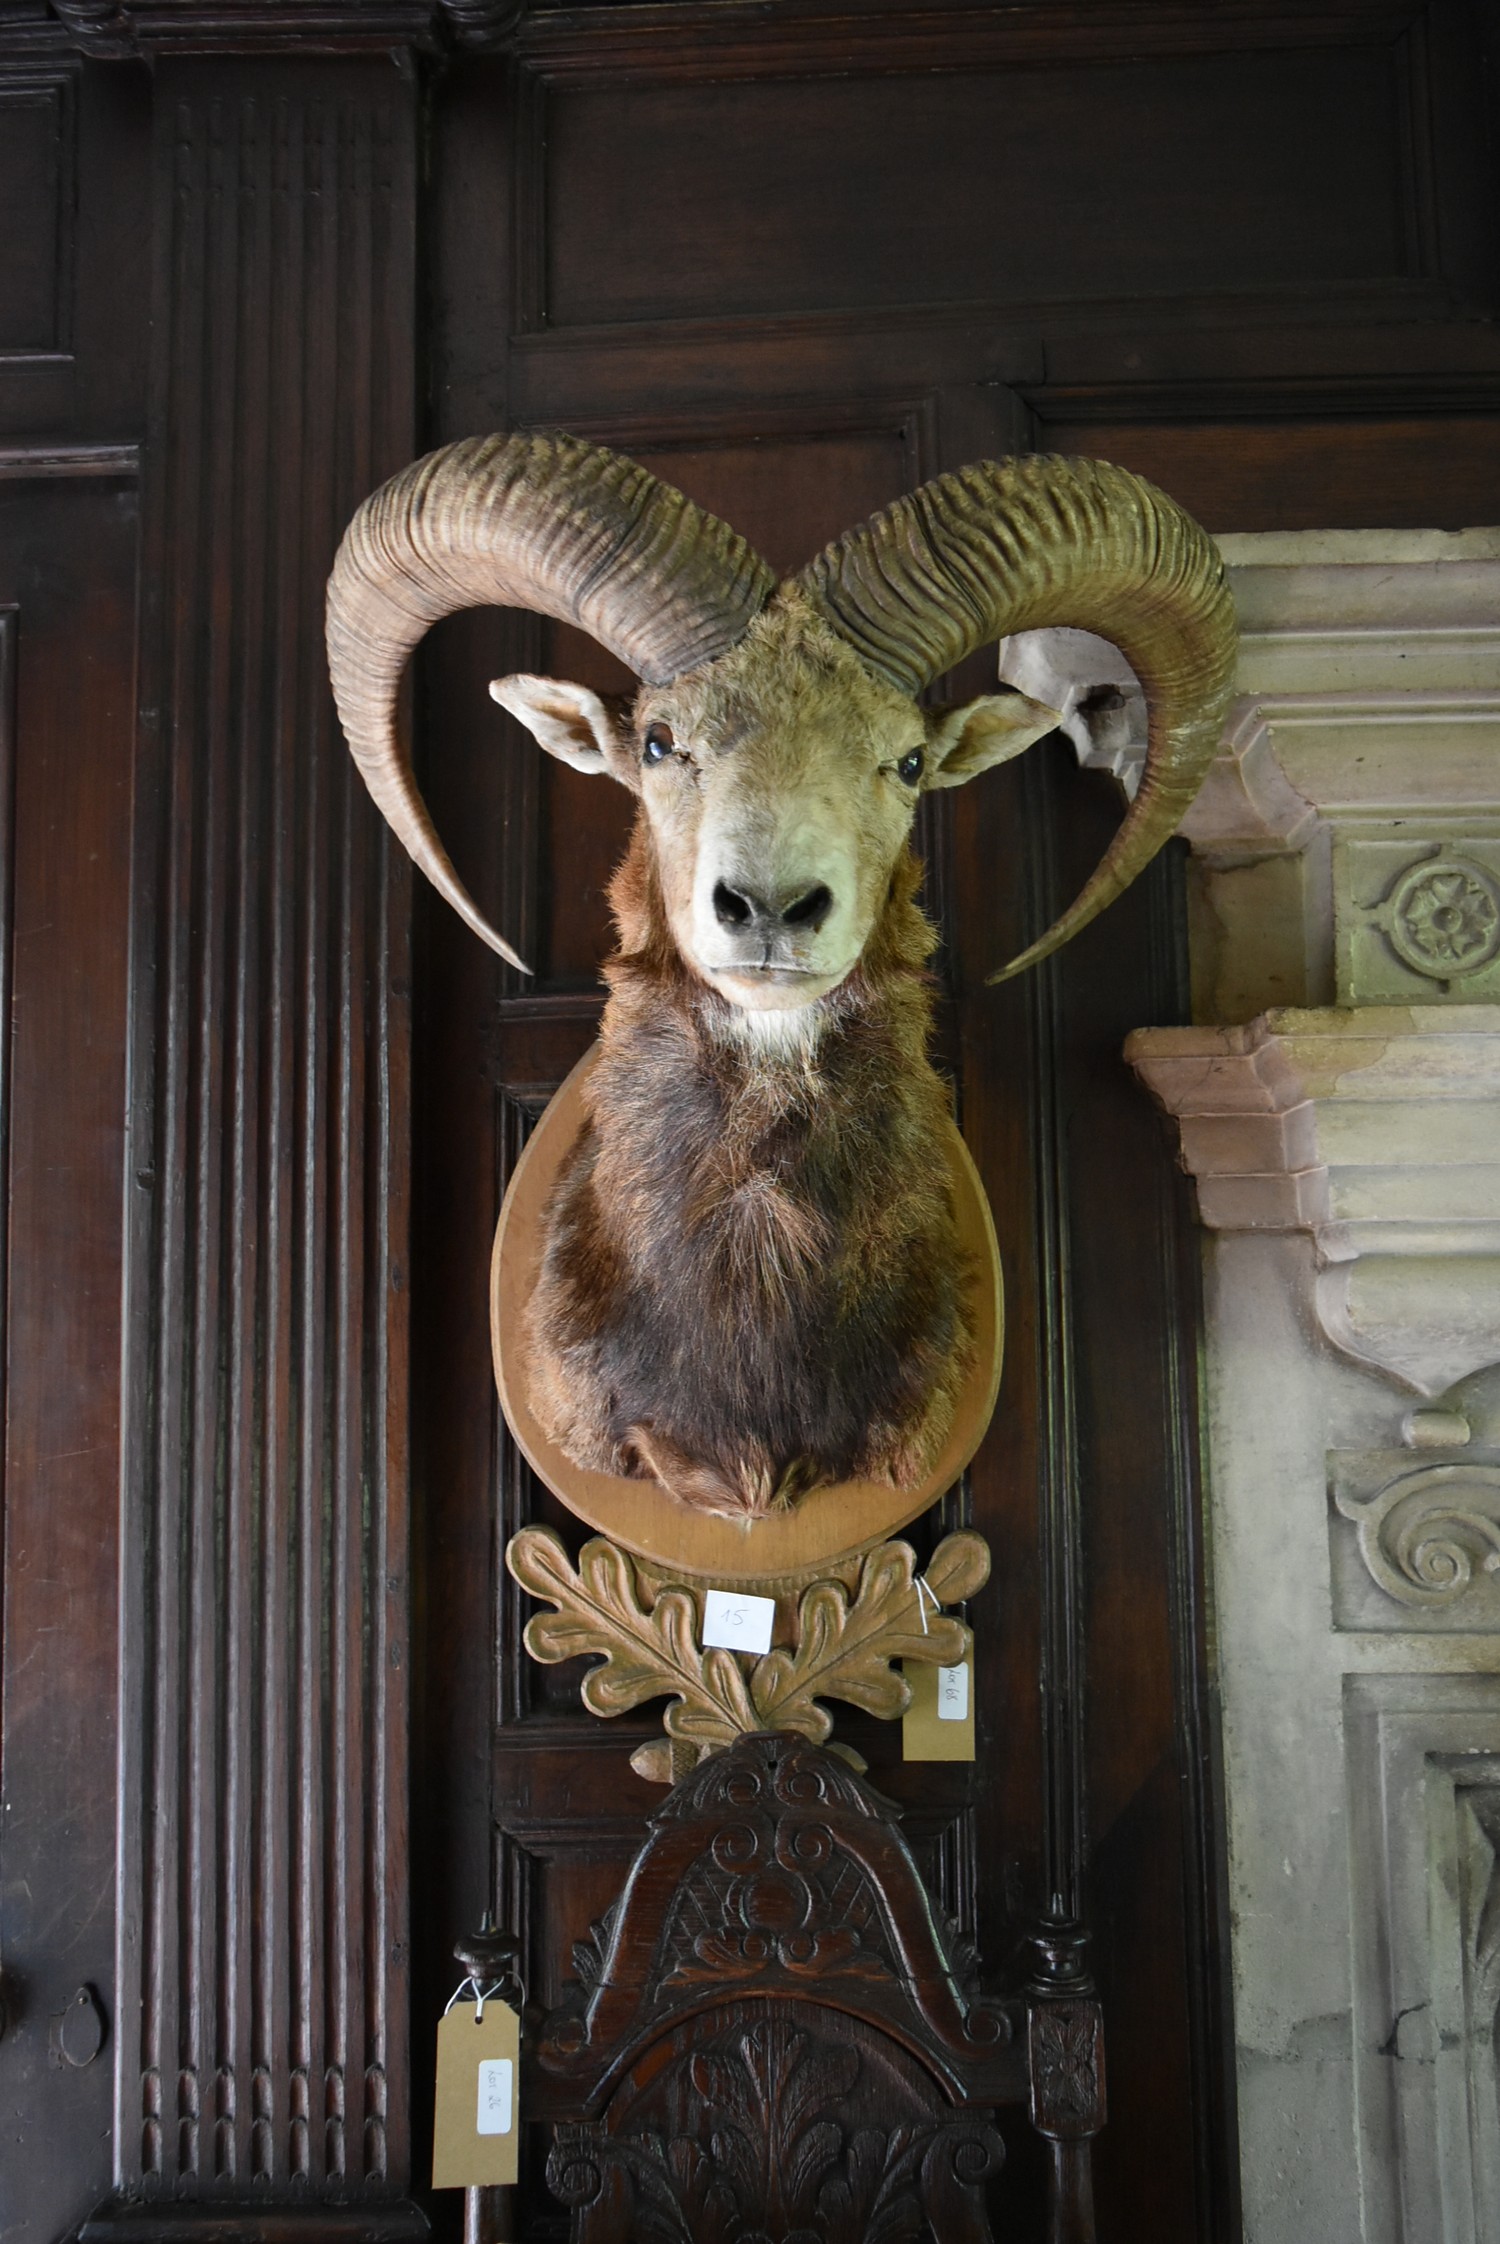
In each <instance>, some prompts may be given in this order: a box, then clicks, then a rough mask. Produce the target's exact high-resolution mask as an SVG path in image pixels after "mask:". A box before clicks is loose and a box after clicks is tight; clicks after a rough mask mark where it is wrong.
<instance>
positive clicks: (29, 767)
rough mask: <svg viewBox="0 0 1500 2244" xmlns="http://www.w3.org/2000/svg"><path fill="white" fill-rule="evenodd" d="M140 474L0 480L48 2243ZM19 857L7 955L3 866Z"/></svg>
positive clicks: (17, 1601)
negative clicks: (112, 479)
mask: <svg viewBox="0 0 1500 2244" xmlns="http://www.w3.org/2000/svg"><path fill="white" fill-rule="evenodd" d="M135 553H136V524H135V493H134V490H133V489H131V488H129V487H121V488H111V486H110V485H109V484H108V483H103V482H100V483H93V482H88V481H85V480H84V479H82V478H76V479H75V478H72V477H69V478H67V479H66V480H53V479H49V478H46V477H43V476H38V477H36V478H35V479H33V478H30V477H25V478H23V477H21V476H19V475H16V474H14V471H13V476H12V477H11V478H7V479H6V480H5V481H4V482H3V483H0V742H3V745H0V886H3V888H4V891H5V894H4V899H3V916H0V969H3V971H4V974H5V979H6V981H7V983H8V988H7V1002H6V1006H5V1013H4V1020H5V1042H6V1047H7V1049H6V1052H5V1056H4V1057H5V1075H6V1078H7V1080H6V1083H5V1098H6V1104H5V1107H4V1109H3V1111H0V1122H3V1123H4V1124H5V1125H6V1126H7V1127H8V1141H9V1142H8V1147H7V1148H6V1159H5V1161H4V1163H3V1166H0V1184H3V1187H4V1195H5V1203H6V1204H5V1209H4V1224H5V1229H6V1232H7V1239H6V1244H7V1248H8V1253H7V1257H6V1279H7V1284H6V1288H5V1293H6V1296H7V1298H6V1299H5V1300H4V1308H5V1312H6V1325H7V1329H6V1332H5V1336H4V1337H5V1360H4V1384H5V1406H6V1407H5V1445H4V1477H3V1487H4V1518H3V1522H0V1525H3V1530H4V1547H3V1569H0V1570H3V1575H4V1593H5V1597H4V1642H3V1687H0V1770H3V1778H4V1785H3V1794H0V1797H3V1801H4V1807H3V1813H0V1965H3V1969H4V1976H5V1989H4V1992H5V2003H6V2010H7V2013H8V2016H7V2020H6V2026H5V2032H4V2036H3V2038H0V2114H3V2121H0V2236H4V2237H6V2238H7V2239H9V2238H12V2237H14V2238H18V2239H19V2238H32V2237H35V2238H38V2239H43V2238H46V2239H50V2238H52V2237H55V2236H59V2235H61V2234H62V2233H63V2232H64V2230H65V2229H66V2228H67V2227H68V2226H69V2224H70V2223H71V2222H72V2221H74V2220H75V2219H77V2218H78V2217H79V2216H80V2215H81V2214H83V2213H85V2212H87V2210H88V2208H89V2206H90V2204H91V2203H92V2202H93V2200H94V2199H95V2198H97V2197H98V2196H99V2195H100V2194H101V2192H102V2191H103V2190H104V2189H105V2188H106V2187H107V2185H108V2181H109V2174H110V2136H109V2128H110V2109H111V2079H110V2073H111V2064H110V2059H109V2057H108V2055H105V2056H103V2057H102V2058H100V2059H99V2060H96V2061H95V2062H94V2063H93V2064H92V2065H89V2066H87V2067H86V2068H84V2069H82V2070H75V2069H74V2068H73V2067H72V2066H67V2065H64V2064H62V2062H61V2061H60V2060H59V2059H57V2058H55V2057H53V2056H52V2054H51V2052H50V2048H49V2040H50V2035H51V2032H52V2021H53V2020H54V2019H55V2018H57V2017H59V2016H60V2015H61V2014H62V2013H63V2011H64V2010H65V2009H66V2007H67V2006H68V2004H69V2003H70V2002H71V2001H73V1999H74V1997H75V1995H76V1993H77V1990H78V1988H79V1987H80V1986H89V1987H92V1988H93V1989H95V1990H96V1992H97V1994H98V1997H99V1999H100V2002H101V2003H102V2005H103V2008H104V2013H105V2016H106V2017H107V2018H108V2019H110V2020H111V2021H112V2022H113V2021H114V2019H115V2017H116V2008H115V1987H114V1952H115V1910H114V1855H115V1844H114V1842H115V1750H116V1737H115V1650H116V1601H117V1589H116V1551H117V1539H118V1532H119V1529H118V1520H119V1500H120V1396H119V1379H120V1374H119V1366H120V1338H121V1334H120V1268H121V1250H122V1229H123V1221H122V1216H123V1211H122V1206H121V1198H122V1192H123V1191H124V1189H126V1188H125V1186H124V1182H123V1174H124V1162H125V1135H124V1109H125V1005H126V988H125V962H126V954H127V948H128V933H129V927H128V895H129V871H130V867H129V839H130V789H131V761H132V738H133V730H134V715H135V711H134V695H133V691H132V687H133V669H132V658H133V640H134V626H135ZM12 849H13V851H14V871H13V881H14V887H13V894H14V960H13V964H12V962H11V961H10V959H9V956H8V953H9V950H10V944H11V937H12V916H11V910H10V905H11V881H12V863H11V859H12Z"/></svg>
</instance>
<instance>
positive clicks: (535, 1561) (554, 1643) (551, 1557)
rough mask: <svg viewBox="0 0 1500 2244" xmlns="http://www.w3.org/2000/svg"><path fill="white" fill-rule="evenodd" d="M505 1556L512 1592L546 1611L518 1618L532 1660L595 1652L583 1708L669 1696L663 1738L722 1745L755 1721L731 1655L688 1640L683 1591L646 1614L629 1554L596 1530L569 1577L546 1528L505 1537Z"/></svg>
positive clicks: (689, 1611) (558, 1544)
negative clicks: (515, 1586) (515, 1588)
mask: <svg viewBox="0 0 1500 2244" xmlns="http://www.w3.org/2000/svg"><path fill="white" fill-rule="evenodd" d="M505 1562H506V1565H507V1566H508V1567H509V1568H510V1571H511V1573H512V1574H513V1575H514V1576H515V1578H516V1580H517V1581H518V1582H519V1583H520V1585H521V1587H522V1589H524V1590H529V1591H530V1593H531V1595H532V1596H533V1597H539V1598H541V1599H543V1600H544V1601H545V1602H546V1603H547V1604H549V1605H553V1606H555V1607H556V1611H555V1612H553V1613H535V1614H533V1615H532V1618H531V1619H530V1620H529V1621H528V1622H527V1624H526V1631H525V1642H526V1649H527V1651H528V1652H530V1654H531V1656H532V1658H533V1659H536V1660H543V1661H556V1660H570V1659H575V1658H577V1657H579V1656H580V1655H581V1654H585V1653H602V1654H603V1659H602V1662H601V1664H600V1665H599V1666H598V1667H595V1668H591V1669H590V1671H589V1673H588V1674H587V1675H586V1676H585V1677H584V1680H583V1685H582V1698H583V1702H584V1704H585V1706H587V1707H588V1708H589V1709H590V1711H591V1712H592V1713H594V1714H602V1715H611V1714H624V1713H626V1712H627V1711H628V1710H629V1709H630V1708H631V1707H634V1706H640V1705H642V1704H643V1703H644V1701H645V1700H647V1699H655V1698H662V1697H669V1698H672V1699H673V1700H675V1701H676V1703H675V1704H674V1705H673V1706H671V1707H669V1708H668V1710H667V1715H666V1727H667V1730H668V1732H669V1734H670V1735H671V1736H673V1737H676V1738H682V1739H684V1740H688V1741H690V1742H692V1743H694V1744H696V1745H698V1746H704V1745H728V1744H729V1743H730V1742H731V1741H732V1740H733V1739H734V1738H736V1737H739V1736H741V1735H742V1734H743V1733H744V1732H745V1731H746V1730H759V1729H763V1728H764V1727H765V1725H764V1724H763V1723H762V1722H761V1721H760V1720H759V1718H758V1717H757V1714H756V1711H755V1708H754V1706H753V1705H752V1704H751V1700H750V1695H749V1692H748V1691H747V1690H746V1687H745V1678H744V1676H743V1674H742V1673H741V1671H740V1668H739V1665H738V1663H737V1662H736V1660H735V1658H734V1655H733V1653H731V1652H724V1651H712V1652H705V1651H703V1650H701V1649H700V1647H699V1645H698V1644H697V1642H696V1636H697V1609H696V1607H695V1605H694V1603H693V1599H692V1596H691V1594H690V1592H688V1591H687V1590H684V1589H666V1590H663V1591H662V1592H661V1593H660V1595H659V1596H658V1597H657V1600H656V1603H655V1604H654V1605H653V1606H652V1607H651V1609H650V1610H649V1612H648V1611H647V1610H646V1608H645V1607H644V1606H643V1605H642V1603H641V1599H640V1592H639V1589H638V1587H637V1584H636V1579H635V1569H634V1567H633V1566H632V1565H631V1563H630V1560H629V1559H628V1558H627V1556H626V1555H625V1553H624V1552H623V1551H621V1550H617V1549H616V1548H615V1546H614V1544H613V1543H609V1542H606V1541H605V1540H604V1538H603V1537H602V1536H594V1537H593V1538H592V1539H591V1540H590V1541H589V1542H587V1543H585V1544H584V1546H583V1549H582V1550H581V1551H580V1552H579V1555H578V1570H577V1572H576V1573H575V1572H574V1570H573V1567H572V1565H571V1563H570V1561H569V1558H568V1554H567V1551H566V1549H565V1548H564V1546H563V1543H562V1540H561V1538H560V1537H559V1536H557V1535H555V1534H554V1533H553V1532H552V1530H551V1529H550V1528H548V1527H524V1528H522V1529H521V1531H520V1533H519V1534H516V1535H513V1536H512V1537H511V1539H510V1541H509V1543H508V1544H507V1545H506V1551H505Z"/></svg>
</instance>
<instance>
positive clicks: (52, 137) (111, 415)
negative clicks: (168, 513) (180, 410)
mask: <svg viewBox="0 0 1500 2244" xmlns="http://www.w3.org/2000/svg"><path fill="white" fill-rule="evenodd" d="M149 145H150V110H149V96H148V88H147V81H146V74H145V72H144V71H135V70H131V69H115V70H99V69H95V68H93V67H92V66H90V65H86V64H85V65H79V64H77V63H74V62H70V61H69V60H68V59H67V58H66V57H63V58H62V59H61V61H60V62H54V63H50V64H45V65H44V64H42V63H40V62H38V61H36V60H35V59H28V58H26V57H25V56H24V55H20V56H18V55H16V54H14V53H13V52H12V51H11V43H10V42H9V41H8V40H7V38H6V36H5V25H4V23H3V21H0V212H3V213H4V218H3V222H0V442H3V441H4V440H5V439H6V438H14V437H18V436H32V435H36V434H38V433H43V432H45V433H46V434H48V435H53V436H58V437H70V438H71V439H73V440H74V441H80V440H81V441H85V442H90V443H94V442H97V441H98V440H99V439H100V438H101V437H107V436H120V437H136V436H138V435H139V434H140V431H141V428H142V425H143V419H144V413H145V397H146V382H145V362H146V334H147V309H148V297H149V291H148V288H147V285H146V279H147V273H148V271H149V265H150V224H149V216H148V211H147V197H146V178H147V171H148V150H149Z"/></svg>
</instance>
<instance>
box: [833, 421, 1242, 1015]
mask: <svg viewBox="0 0 1500 2244" xmlns="http://www.w3.org/2000/svg"><path fill="white" fill-rule="evenodd" d="M797 582H798V583H799V584H800V586H801V587H802V589H803V591H804V592H805V593H806V594H807V595H808V597H809V598H810V599H811V600H812V602H813V605H814V606H815V607H816V608H817V609H818V610H819V612H820V613H821V615H822V616H823V618H824V620H825V622H827V623H828V624H830V625H831V626H832V628H833V629H834V630H835V631H837V632H838V633H839V634H840V636H841V637H842V638H844V639H846V640H847V641H848V642H849V644H850V645H851V646H852V647H853V648H854V650H855V652H856V654H858V655H859V656H860V657H861V659H862V660H863V661H864V662H865V663H866V664H867V665H868V666H869V668H870V669H872V670H874V671H876V672H878V673H879V675H880V676H881V677H883V678H886V679H888V680H889V681H890V683H891V684H892V685H895V686H899V687H900V688H901V689H902V690H903V691H904V692H906V693H918V692H920V691H921V689H922V687H923V686H925V685H928V684H930V682H931V681H932V680H933V679H934V678H937V677H941V675H942V674H943V672H944V671H946V670H951V669H952V668H953V666H954V665H955V663H958V662H962V661H963V659H964V657H965V656H966V655H970V654H972V653H973V652H974V651H975V649H976V648H979V647H983V646H988V645H991V644H992V643H993V642H994V641H995V640H997V639H1000V638H1003V637H1005V636H1006V635H1007V634H1008V633H1010V632H1014V631H1035V630H1039V629H1041V628H1043V627H1044V626H1048V625H1055V624H1070V625H1072V626H1074V627H1075V628H1076V629H1079V630H1083V631H1093V632H1097V633H1098V635H1099V636H1100V637H1101V638H1103V639H1108V640H1111V641H1112V642H1113V644H1114V645H1115V646H1117V647H1118V648H1119V649H1120V651H1121V653H1122V654H1123V655H1124V656H1125V658H1126V660H1127V661H1128V662H1129V663H1130V665H1131V668H1132V669H1133V670H1134V671H1135V674H1136V676H1137V677H1138V678H1139V679H1140V681H1141V685H1142V687H1143V688H1144V690H1145V695H1146V703H1147V707H1148V709H1149V711H1150V736H1149V742H1148V746H1147V750H1146V768H1145V772H1144V774H1143V776H1142V779H1141V784H1140V789H1139V792H1138V793H1137V795H1136V798H1135V801H1134V802H1133V803H1132V804H1131V806H1130V809H1129V812H1128V813H1127V815H1126V817H1125V819H1124V820H1123V822H1122V824H1121V826H1120V828H1119V831H1118V832H1117V833H1116V835H1115V838H1114V840H1113V841H1112V842H1111V843H1110V846H1109V848H1108V849H1107V850H1106V852H1105V854H1104V857H1103V859H1102V861H1101V862H1100V864H1099V866H1098V867H1097V869H1096V870H1095V872H1094V874H1093V877H1092V878H1091V879H1090V880H1089V882H1088V884H1087V885H1086V887H1085V888H1084V890H1083V893H1082V894H1081V895H1080V896H1079V897H1078V898H1077V900H1076V901H1075V902H1074V903H1073V904H1072V905H1071V906H1070V907H1069V909H1068V910H1067V911H1066V912H1064V913H1063V915H1062V917H1061V919H1059V920H1057V921H1056V922H1055V923H1054V924H1053V926H1051V927H1050V928H1049V929H1048V930H1047V932H1046V934H1045V935H1043V936H1042V937H1041V938H1040V940H1039V941H1037V942H1035V943H1033V944H1032V945H1031V946H1030V948H1029V949H1028V950H1026V951H1023V952H1022V954H1021V956H1020V957H1019V958H1016V959H1013V960H1012V961H1011V963H1010V965H1009V966H1007V967H1003V968H1002V969H1001V971H1000V972H999V973H998V974H994V975H992V976H991V977H990V979H991V980H992V981H1004V980H1005V979H1006V978H1007V977H1008V976H1009V975H1011V974H1018V973H1019V972H1020V971H1021V969H1022V968H1023V967H1026V966H1031V965H1034V964H1035V963H1036V961H1037V960H1038V959H1042V958H1046V957H1048V956H1049V955H1050V954H1051V953H1052V952H1053V951H1055V950H1057V949H1058V948H1060V946H1061V945H1062V944H1064V943H1066V942H1067V941H1068V939H1069V937H1070V936H1072V935H1075V934H1076V933H1077V932H1078V930H1079V928H1081V927H1083V926H1085V925H1086V924H1087V922H1088V921H1089V920H1091V919H1093V918H1094V916H1095V914H1096V913H1098V912H1101V911H1102V910H1103V909H1104V906H1105V905H1106V904H1108V903H1110V902H1112V901H1113V899H1114V898H1115V897H1116V896H1118V895H1119V894H1120V892H1121V890H1122V889H1124V888H1126V887H1128V886H1129V884H1130V882H1131V881H1133V880H1134V879H1135V877H1136V875H1137V873H1139V872H1140V871H1141V870H1142V868H1143V867H1144V866H1145V865H1146V864H1147V863H1148V862H1149V861H1150V859H1151V858H1152V857H1154V856H1155V854H1156V852H1157V850H1158V849H1160V847H1161V845H1162V843H1163V842H1164V841H1166V840H1167V838H1168V836H1169V835H1170V834H1171V833H1172V832H1173V831H1174V830H1175V828H1176V827H1177V825H1178V823H1179V821H1180V820H1181V818H1182V816H1183V814H1184V812H1185V811H1186V810H1187V807H1188V805H1189V803H1190V802H1191V801H1192V799H1193V796H1194V795H1195V794H1196V792H1197V790H1198V785H1199V782H1200V781H1201V779H1202V777H1203V774H1204V772H1205V771H1206V770H1207V768H1208V765H1209V763H1210V762H1211V761H1212V759H1213V755H1214V751H1215V749H1216V748H1217V746H1218V741H1219V730H1220V724H1221V720H1222V718H1223V714H1224V709H1225V705H1226V703H1227V701H1228V698H1229V688H1230V682H1231V678H1232V675H1233V670H1234V658H1235V645H1236V634H1235V623H1234V607H1233V603H1232V601H1231V599H1230V595H1229V587H1228V585H1227V583H1226V582H1225V577H1224V568H1223V563H1222V562H1221V561H1220V559H1219V554H1218V550H1217V548H1216V547H1215V546H1214V544H1213V542H1212V540H1211V539H1210V538H1209V537H1208V536H1207V534H1206V532H1204V531H1203V530H1200V529H1199V527H1198V525H1197V523H1196V522H1194V521H1193V520H1192V519H1191V517H1190V516H1188V515H1186V514H1184V513H1183V511H1182V509H1181V508H1180V507H1179V506H1177V505H1175V504H1174V503H1173V501H1172V500H1171V499H1169V498H1167V497H1166V496H1165V494H1164V493H1163V492H1161V491H1158V490H1156V489H1155V488H1154V487H1153V485H1151V484H1149V483H1146V482H1143V481H1142V479H1141V478H1140V477H1139V476H1136V475H1131V474H1129V473H1128V472H1127V471H1126V470H1125V469H1124V468H1117V467H1110V466H1109V465H1108V464H1107V463H1106V462H1105V461H1103V460H1064V459H1056V458H1048V457H1045V456H1042V457H1037V458H1033V459H1024V460H1000V461H997V460H983V461H980V462H979V463H978V464H977V465H975V466H973V467H967V468H961V469H960V470H959V471H958V472H957V473H956V474H953V475H940V476H938V477H937V478H936V480H935V481H934V482H931V483H926V484H924V485H923V486H922V488H921V490H919V491H916V492H914V493H913V494H912V496H911V497H910V498H906V499H900V500H898V501H897V502H896V504H895V505H894V506H890V507H887V508H886V509H885V511H884V512H883V513H881V514H877V515H874V516H872V518H871V519H870V521H868V522H866V523H864V524H863V525H862V526H861V527H860V528H859V529H857V530H851V531H850V532H849V533H848V534H847V535H846V536H845V537H842V538H839V539H838V540H836V541H835V543H834V544H833V545H831V546H829V547H828V548H827V549H826V550H825V551H824V552H823V553H821V554H820V555H819V556H818V558H817V560H816V561H813V562H811V563H810V564H809V566H808V567H807V568H806V569H804V570H803V571H802V573H801V575H800V576H799V577H798V579H797Z"/></svg>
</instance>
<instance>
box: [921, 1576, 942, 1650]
mask: <svg viewBox="0 0 1500 2244" xmlns="http://www.w3.org/2000/svg"><path fill="white" fill-rule="evenodd" d="M928 1597H930V1598H931V1599H932V1610H933V1611H934V1613H940V1612H941V1611H942V1606H941V1605H940V1604H939V1603H938V1596H937V1591H936V1590H935V1589H934V1588H933V1586H932V1584H931V1583H930V1582H929V1581H928V1579H927V1577H926V1575H925V1574H919V1575H918V1576H917V1611H918V1612H919V1613H920V1614H921V1616H922V1634H923V1635H924V1636H926V1635H927V1634H928V1628H927V1607H926V1605H925V1604H924V1603H923V1599H924V1598H928Z"/></svg>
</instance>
